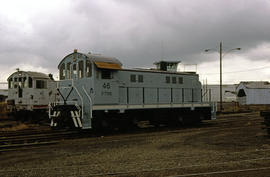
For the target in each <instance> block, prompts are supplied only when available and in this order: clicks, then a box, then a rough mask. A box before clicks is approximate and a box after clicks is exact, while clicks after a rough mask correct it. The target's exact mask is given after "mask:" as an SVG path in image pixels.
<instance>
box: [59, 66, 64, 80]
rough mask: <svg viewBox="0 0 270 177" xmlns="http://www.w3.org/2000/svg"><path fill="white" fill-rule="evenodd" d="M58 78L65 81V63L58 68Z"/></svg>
mask: <svg viewBox="0 0 270 177" xmlns="http://www.w3.org/2000/svg"><path fill="white" fill-rule="evenodd" d="M59 72H60V73H59V76H60V80H64V79H65V63H63V64H62V65H61V66H60V71H59Z"/></svg>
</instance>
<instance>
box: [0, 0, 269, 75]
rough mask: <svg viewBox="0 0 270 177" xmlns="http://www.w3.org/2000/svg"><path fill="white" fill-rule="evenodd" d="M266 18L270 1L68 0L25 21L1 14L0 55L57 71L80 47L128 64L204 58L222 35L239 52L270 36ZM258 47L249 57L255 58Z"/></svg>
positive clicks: (227, 46) (11, 61)
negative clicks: (66, 3)
mask: <svg viewBox="0 0 270 177" xmlns="http://www.w3.org/2000/svg"><path fill="white" fill-rule="evenodd" d="M64 2H67V1H64ZM10 13H12V12H10ZM269 18H270V1H269V0H256V1H253V0H238V1H233V0H228V1H216V0H208V1H198V0H182V1H177V0H166V1H165V0H159V1H157V0H144V1H142V0H141V1H133V0H110V1H109V0H99V1H88V0H78V1H71V2H69V4H68V5H64V6H62V7H61V6H59V7H58V8H57V9H54V10H51V9H43V10H42V11H40V12H39V11H37V12H36V13H35V14H31V16H29V18H28V19H27V21H26V22H20V23H16V22H12V21H10V19H9V18H8V17H7V14H0V35H1V36H3V37H2V38H1V39H0V52H1V53H0V60H1V64H3V65H6V66H12V65H14V63H20V62H24V63H30V64H35V65H40V66H43V67H44V68H48V70H51V71H56V69H57V68H56V67H57V65H58V62H59V61H60V60H61V58H63V57H64V56H65V55H67V54H68V53H71V52H72V51H73V49H74V48H78V50H79V51H82V52H88V51H91V52H94V53H102V54H105V55H110V56H115V57H118V58H119V59H120V60H121V61H122V62H123V63H124V64H125V66H128V67H138V66H151V65H152V63H153V62H154V61H156V60H159V59H161V58H164V59H169V60H179V59H180V60H182V61H184V62H187V63H201V62H206V61H208V60H215V59H216V58H212V57H210V56H212V55H202V52H203V50H204V49H206V48H213V47H216V48H218V42H219V41H221V40H222V41H223V42H224V49H225V50H226V49H230V48H234V47H242V48H243V49H244V50H243V51H241V52H240V53H239V52H238V53H239V55H241V54H242V55H243V54H245V53H250V52H247V51H249V50H253V49H256V48H257V47H258V46H260V45H261V44H264V43H270V36H269V34H268V33H269V31H270V23H268V19H269ZM255 53H256V52H253V53H252V55H250V56H246V57H247V58H248V59H250V60H253V59H260V56H261V55H259V56H258V57H257V56H256V55H255V56H254V54H255ZM261 59H264V60H265V56H263V58H261Z"/></svg>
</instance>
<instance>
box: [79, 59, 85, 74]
mask: <svg viewBox="0 0 270 177" xmlns="http://www.w3.org/2000/svg"><path fill="white" fill-rule="evenodd" d="M78 74H79V78H83V77H84V75H83V61H79V73H78Z"/></svg>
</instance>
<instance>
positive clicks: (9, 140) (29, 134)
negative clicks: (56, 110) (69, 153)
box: [0, 130, 79, 152]
mask: <svg viewBox="0 0 270 177" xmlns="http://www.w3.org/2000/svg"><path fill="white" fill-rule="evenodd" d="M76 137H79V133H78V132H71V131H56V132H55V131H34V130H31V131H22V132H16V133H15V132H14V133H7V134H2V135H1V137H0V152H5V151H14V150H18V149H21V148H25V147H27V148H29V147H37V146H41V145H49V144H56V143H59V142H60V141H61V140H63V139H71V138H76Z"/></svg>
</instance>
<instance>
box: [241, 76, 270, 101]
mask: <svg viewBox="0 0 270 177" xmlns="http://www.w3.org/2000/svg"><path fill="white" fill-rule="evenodd" d="M236 92H237V101H238V102H239V104H242V105H248V104H270V83H269V82H268V81H260V82H240V84H239V85H238V87H237V88H236Z"/></svg>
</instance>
